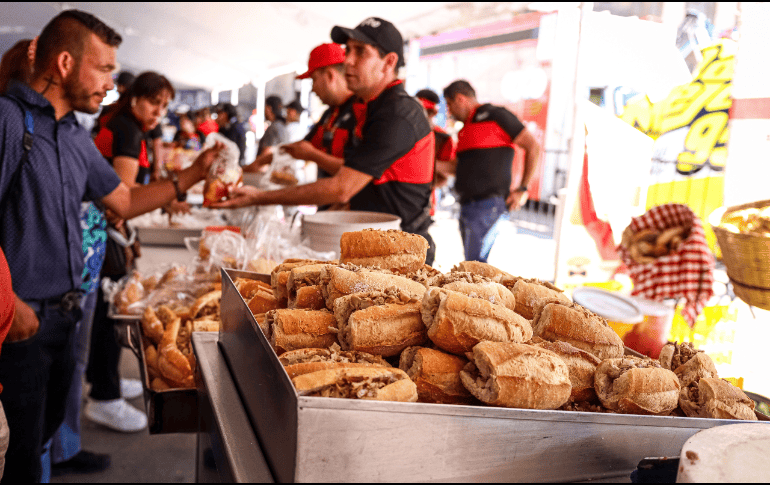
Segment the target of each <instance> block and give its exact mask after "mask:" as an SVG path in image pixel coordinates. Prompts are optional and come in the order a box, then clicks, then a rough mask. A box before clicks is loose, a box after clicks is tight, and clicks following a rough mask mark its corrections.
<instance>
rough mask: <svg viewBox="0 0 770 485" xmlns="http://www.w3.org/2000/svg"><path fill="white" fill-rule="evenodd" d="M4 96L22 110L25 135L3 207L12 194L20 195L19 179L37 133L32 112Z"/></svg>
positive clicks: (20, 103)
mask: <svg viewBox="0 0 770 485" xmlns="http://www.w3.org/2000/svg"><path fill="white" fill-rule="evenodd" d="M4 97H5V98H7V99H10V100H11V101H13V102H14V103H16V105H17V106H18V107H19V109H20V110H21V114H22V116H23V118H24V136H23V137H22V148H23V152H22V155H21V161H20V162H19V166H18V167H17V168H16V172H14V174H13V176H12V177H11V182H10V184H9V185H8V190H7V191H6V193H5V196H4V197H3V201H2V204H1V205H0V206H2V207H5V203H6V201H7V200H8V197H9V196H10V195H13V196H14V197H18V195H19V185H20V184H19V179H20V178H21V171H22V170H23V169H24V165H26V164H27V163H29V152H30V151H31V150H32V136H33V134H34V133H35V120H34V118H32V113H30V112H29V111H28V110H27V108H25V107H24V105H23V104H22V102H21V101H19V100H18V99H16V98H12V97H10V96H4Z"/></svg>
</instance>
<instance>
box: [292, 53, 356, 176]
mask: <svg viewBox="0 0 770 485" xmlns="http://www.w3.org/2000/svg"><path fill="white" fill-rule="evenodd" d="M343 62H345V49H343V48H342V46H341V45H339V44H321V45H319V46H318V47H316V48H315V49H313V50H312V51H310V60H309V61H308V70H307V72H305V73H304V74H300V75H299V76H297V79H307V78H312V79H313V92H314V93H315V94H316V96H318V98H319V99H320V100H321V101H322V102H323V103H324V104H325V105H327V106H328V107H329V108H328V109H327V110H326V111H324V114H323V116H321V119H320V120H319V121H318V123H316V124H315V126H313V128H312V129H311V130H310V133H308V134H307V136H305V139H304V140H302V141H298V142H296V143H291V144H289V145H285V146H284V147H283V149H284V150H285V151H286V152H288V153H289V155H291V156H292V157H294V158H297V159H300V160H309V161H311V162H315V163H316V164H317V165H318V178H319V179H320V178H326V177H330V176H332V175H334V174H336V173H337V171H338V170H339V169H340V167H341V166H342V164H343V163H344V149H345V145H346V144H347V142H348V137H349V135H350V132H351V131H352V130H353V128H354V127H355V117H354V116H353V101H354V96H353V93H352V92H351V91H350V90H349V89H348V84H347V82H345V66H344V65H343Z"/></svg>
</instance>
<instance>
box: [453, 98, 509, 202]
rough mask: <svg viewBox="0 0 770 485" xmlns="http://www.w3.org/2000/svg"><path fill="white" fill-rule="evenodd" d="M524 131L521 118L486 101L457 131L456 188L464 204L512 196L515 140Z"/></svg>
mask: <svg viewBox="0 0 770 485" xmlns="http://www.w3.org/2000/svg"><path fill="white" fill-rule="evenodd" d="M523 130H524V125H523V124H522V122H521V121H520V120H519V118H517V117H516V115H515V114H513V113H511V112H510V111H508V110H507V109H505V108H502V107H500V106H492V105H491V104H482V105H481V106H479V107H478V108H476V110H475V111H474V112H473V113H471V115H470V116H469V117H468V119H467V120H466V121H465V124H464V125H463V127H462V129H461V130H460V132H459V133H458V134H457V171H456V175H455V176H456V180H455V190H457V193H458V194H459V195H460V202H461V203H466V202H471V201H473V200H479V199H484V198H487V197H492V196H500V197H508V194H509V192H510V189H511V163H512V162H513V154H514V152H513V140H514V139H515V138H516V137H517V136H519V133H521V132H522V131H523Z"/></svg>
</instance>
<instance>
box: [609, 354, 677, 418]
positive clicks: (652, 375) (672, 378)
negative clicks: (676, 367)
mask: <svg viewBox="0 0 770 485" xmlns="http://www.w3.org/2000/svg"><path fill="white" fill-rule="evenodd" d="M594 379H595V384H594V388H595V389H596V394H597V396H599V400H600V401H601V402H602V404H603V405H604V407H606V408H607V409H610V410H612V411H616V412H619V413H624V414H653V415H658V416H666V415H668V414H670V413H671V411H673V410H674V409H676V407H677V404H678V402H679V390H680V388H681V386H680V385H679V379H677V378H676V375H674V373H673V372H671V371H670V370H667V369H663V368H662V367H661V366H660V363H658V361H656V360H652V359H639V358H637V357H623V358H619V359H607V360H604V361H602V363H601V364H599V367H597V369H596V376H595V378H594Z"/></svg>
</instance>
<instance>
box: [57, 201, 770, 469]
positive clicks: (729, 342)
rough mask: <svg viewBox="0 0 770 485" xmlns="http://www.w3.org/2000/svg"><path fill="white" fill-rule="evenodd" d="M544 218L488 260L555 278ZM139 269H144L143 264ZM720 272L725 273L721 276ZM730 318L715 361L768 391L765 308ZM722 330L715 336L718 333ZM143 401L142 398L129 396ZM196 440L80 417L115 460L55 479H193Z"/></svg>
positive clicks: (449, 223)
mask: <svg viewBox="0 0 770 485" xmlns="http://www.w3.org/2000/svg"><path fill="white" fill-rule="evenodd" d="M540 222H542V221H537V220H531V221H527V220H523V221H520V222H518V223H513V222H507V223H506V224H504V225H503V227H502V229H501V233H500V236H499V237H498V240H497V242H496V244H495V246H494V247H493V249H492V253H491V255H490V259H489V262H490V263H491V264H493V265H495V266H498V267H499V268H501V269H504V270H506V271H508V272H511V273H513V274H518V275H521V276H526V277H536V278H539V279H541V280H552V279H553V273H554V251H555V242H554V241H553V239H550V238H548V237H545V236H544V235H543V233H544V232H547V231H544V230H543V227H542V224H540ZM431 235H432V236H433V238H434V239H435V240H436V241H437V255H436V263H435V266H436V267H437V268H438V269H440V270H442V271H448V270H450V269H451V268H452V266H454V265H455V264H456V263H457V262H459V261H462V260H463V259H464V258H463V256H462V254H463V253H462V242H461V240H460V235H459V231H458V229H457V221H456V220H454V219H452V218H451V217H449V216H448V215H446V214H444V215H440V216H439V217H438V218H437V222H436V224H435V225H434V226H433V227H432V228H431ZM185 258H189V253H187V252H186V250H181V249H169V248H149V247H148V248H145V249H144V250H143V256H142V258H141V259H142V264H143V265H146V267H152V266H154V265H157V264H159V263H161V262H165V261H168V260H178V261H185V260H186V259H185ZM140 269H141V268H140ZM717 278H718V279H720V278H722V279H725V278H724V275H718V277H717ZM730 308H731V311H732V312H733V314H734V315H735V321H726V322H724V323H720V324H719V325H718V326H717V328H716V329H714V330H712V334H711V338H710V340H708V341H709V346H710V348H709V352H712V351H713V352H720V351H721V350H724V349H725V348H727V351H726V352H728V353H730V355H729V356H728V357H729V358H728V359H724V360H726V361H728V363H723V364H719V365H718V367H719V371H720V374H721V375H722V376H725V377H727V376H730V377H739V376H741V377H744V379H745V389H747V390H750V391H753V392H756V393H758V394H762V395H765V396H770V372H768V366H767V363H766V360H765V359H763V358H762V357H763V356H764V354H765V353H766V342H768V341H770V312H766V311H762V310H758V309H755V310H754V312H753V313H752V311H751V310H750V309H749V308H748V306H747V305H745V304H744V303H742V302H741V301H740V300H736V301H735V302H733V303H732V304H731V306H730ZM716 337H719V338H716ZM121 372H122V375H123V376H126V377H138V375H139V371H138V363H137V361H136V358H135V357H134V356H133V354H131V353H130V352H129V351H127V350H126V351H124V352H123V358H122V362H121ZM132 404H134V405H135V406H137V407H142V406H143V404H144V403H143V401H142V398H137V399H134V400H133V401H132ZM195 440H196V437H195V435H193V434H172V435H152V436H151V435H150V434H149V433H148V432H147V431H146V430H145V431H143V432H140V433H136V434H121V433H116V432H113V431H111V430H109V429H106V428H103V427H101V426H98V425H95V424H91V423H90V422H88V421H86V420H84V423H83V445H84V448H86V449H88V450H92V451H99V452H103V453H110V454H111V455H112V462H113V465H112V467H111V468H110V469H109V470H107V471H105V472H103V473H100V474H95V475H71V476H65V477H59V478H54V479H53V480H52V482H55V483H69V482H129V481H130V482H192V481H194V480H195Z"/></svg>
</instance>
